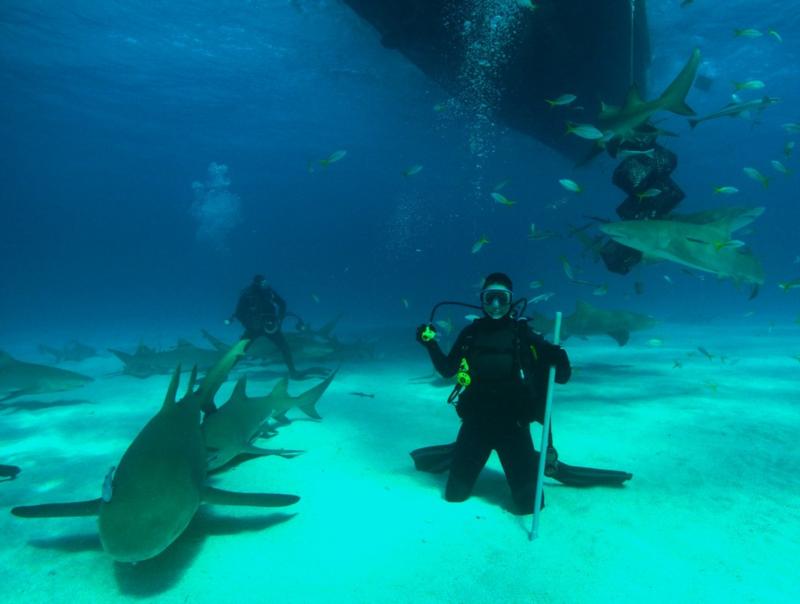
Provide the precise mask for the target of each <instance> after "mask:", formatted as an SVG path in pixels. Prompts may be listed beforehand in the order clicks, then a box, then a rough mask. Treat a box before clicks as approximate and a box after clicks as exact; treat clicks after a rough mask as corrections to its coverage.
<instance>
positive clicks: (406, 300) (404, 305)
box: [400, 298, 408, 308]
mask: <svg viewBox="0 0 800 604" xmlns="http://www.w3.org/2000/svg"><path fill="white" fill-rule="evenodd" d="M400 303H401V304H402V305H403V308H408V299H407V298H400Z"/></svg>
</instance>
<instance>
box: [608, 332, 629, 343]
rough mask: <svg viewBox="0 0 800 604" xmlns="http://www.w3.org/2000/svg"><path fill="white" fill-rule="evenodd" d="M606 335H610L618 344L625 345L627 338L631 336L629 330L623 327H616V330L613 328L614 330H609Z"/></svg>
mask: <svg viewBox="0 0 800 604" xmlns="http://www.w3.org/2000/svg"><path fill="white" fill-rule="evenodd" d="M608 335H609V336H611V337H612V338H614V340H615V341H616V342H617V344H619V345H620V346H625V344H627V343H628V340H629V339H630V337H631V334H630V332H629V331H627V330H625V329H617V330H614V331H609V332H608Z"/></svg>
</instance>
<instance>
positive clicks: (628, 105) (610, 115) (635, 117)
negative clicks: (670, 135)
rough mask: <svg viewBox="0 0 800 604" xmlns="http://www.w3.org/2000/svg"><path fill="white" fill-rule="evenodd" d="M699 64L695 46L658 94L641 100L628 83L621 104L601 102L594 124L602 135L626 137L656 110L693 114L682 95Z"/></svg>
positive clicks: (632, 133)
mask: <svg viewBox="0 0 800 604" xmlns="http://www.w3.org/2000/svg"><path fill="white" fill-rule="evenodd" d="M699 66H700V50H699V49H695V50H694V51H693V52H692V54H691V56H690V57H689V60H688V61H687V62H686V64H685V65H684V66H683V69H681V71H680V72H679V73H678V75H677V76H675V79H674V80H673V81H672V82H671V83H670V85H669V86H667V88H666V89H665V90H664V92H662V93H661V95H660V96H659V97H657V98H655V99H653V100H651V101H644V100H642V98H641V97H640V96H639V90H638V89H637V87H636V86H635V85H634V86H631V87H630V89H629V90H628V96H627V98H626V99H625V104H624V105H623V106H622V107H612V106H609V105H605V104H604V105H603V108H602V110H601V112H600V115H599V116H598V120H597V127H598V128H599V129H600V130H601V131H602V132H604V133H605V134H606V139H608V138H620V139H622V140H626V139H629V138H631V137H633V136H635V135H636V132H637V130H638V129H639V128H641V127H643V126H646V125H647V123H648V122H649V120H650V118H651V117H652V116H653V115H654V114H656V113H658V112H659V111H670V112H672V113H677V114H678V115H686V116H689V115H696V114H695V112H694V110H693V109H692V108H691V107H689V105H687V104H686V95H687V94H688V93H689V90H691V88H692V84H693V83H694V78H695V75H697V68H698V67H699Z"/></svg>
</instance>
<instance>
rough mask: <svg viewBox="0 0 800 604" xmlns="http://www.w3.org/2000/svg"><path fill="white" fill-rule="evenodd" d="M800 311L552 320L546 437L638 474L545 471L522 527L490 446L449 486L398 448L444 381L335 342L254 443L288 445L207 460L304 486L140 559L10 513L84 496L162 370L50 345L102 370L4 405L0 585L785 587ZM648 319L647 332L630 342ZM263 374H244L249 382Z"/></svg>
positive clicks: (592, 595) (798, 532) (256, 484)
mask: <svg viewBox="0 0 800 604" xmlns="http://www.w3.org/2000/svg"><path fill="white" fill-rule="evenodd" d="M797 329H798V328H797V327H796V326H791V327H783V328H775V329H770V328H768V327H767V326H766V325H764V326H761V327H759V326H757V325H756V326H753V325H748V326H747V327H743V326H742V325H741V324H735V323H734V324H731V325H729V326H724V325H719V324H715V325H714V326H712V327H709V326H707V325H701V326H698V325H693V326H683V327H679V326H675V325H670V326H669V327H666V326H664V325H662V326H661V327H659V328H657V329H654V330H651V331H649V332H643V333H639V334H634V335H633V337H632V340H631V342H630V343H629V344H628V345H627V346H625V347H623V348H619V347H617V346H616V344H615V343H614V342H613V341H611V340H610V339H607V338H603V337H599V338H592V339H590V340H578V339H571V340H569V341H568V342H567V343H566V345H567V349H568V350H569V352H570V355H571V357H572V361H573V364H574V366H575V373H574V377H573V380H572V382H571V383H570V384H569V385H567V386H562V387H558V389H557V392H556V397H555V407H554V431H555V439H556V445H557V447H558V449H559V452H560V455H561V458H562V459H563V460H564V461H566V462H568V463H572V464H575V465H591V466H597V467H610V468H617V469H624V470H628V471H630V472H633V473H634V479H633V480H632V481H631V482H629V483H627V485H626V486H625V487H624V488H590V489H576V488H570V487H565V486H561V485H559V484H558V483H554V482H552V481H550V480H549V479H548V480H547V481H546V483H545V494H546V498H547V507H546V509H545V510H544V511H543V513H542V516H541V527H540V537H539V538H538V539H537V540H536V541H534V542H530V541H529V540H528V536H527V530H528V526H529V522H530V516H527V517H518V516H514V515H512V514H510V513H509V512H508V511H506V507H507V505H508V504H509V501H510V496H509V494H508V489H507V486H506V484H505V480H504V477H503V475H502V473H501V470H500V466H499V462H498V461H497V458H496V457H495V456H494V455H493V457H492V459H491V460H490V463H489V466H488V467H487V469H486V470H484V473H483V474H482V475H481V478H480V480H479V483H478V485H477V487H476V490H475V494H474V496H473V497H472V498H471V499H470V500H468V501H467V502H465V503H461V504H450V503H447V502H445V501H444V500H443V499H442V490H443V486H444V480H445V476H444V475H439V476H433V475H428V474H423V473H418V472H415V470H414V468H413V465H412V463H411V460H410V458H409V456H408V452H409V451H410V450H411V449H413V448H416V447H420V446H425V445H431V444H439V443H445V442H449V441H450V440H451V439H452V438H453V437H454V435H455V433H456V430H457V427H458V422H457V418H456V416H455V413H454V411H453V410H452V408H449V407H448V406H447V405H446V404H445V399H446V397H447V394H448V392H449V390H448V389H445V388H436V387H433V386H430V385H425V384H413V383H410V382H409V378H412V377H418V376H423V375H426V374H428V373H429V372H430V366H429V363H428V362H427V359H426V355H425V353H424V351H422V350H421V349H420V350H419V355H418V357H411V356H409V357H407V358H404V359H402V360H388V359H386V358H384V359H383V360H379V361H371V362H362V363H348V364H345V365H344V366H343V367H342V369H341V371H340V373H339V375H338V376H337V378H336V380H335V381H334V383H333V384H332V386H331V388H330V389H329V390H328V392H327V393H326V394H325V396H324V397H323V399H322V400H321V401H320V402H319V404H318V408H319V410H320V412H321V413H322V415H323V416H324V420H323V421H322V422H312V421H300V420H299V421H295V422H293V423H292V425H290V426H287V427H285V428H283V429H282V430H281V432H280V434H279V435H278V436H277V437H275V438H273V439H271V440H269V441H265V442H264V443H263V444H264V446H269V447H286V448H300V449H305V450H306V451H307V452H306V453H305V454H304V455H302V456H300V457H297V458H295V459H291V460H286V459H280V458H276V457H269V458H262V459H257V460H253V461H249V462H247V463H245V464H242V465H239V466H238V467H235V468H234V469H232V470H230V471H228V472H227V473H225V474H221V475H219V476H217V477H215V478H213V484H215V485H217V486H219V487H221V488H227V489H232V490H251V491H259V490H261V491H269V492H283V493H295V494H298V495H300V496H301V497H302V499H301V501H300V502H299V503H298V504H296V505H295V506H292V507H289V508H281V509H277V508H276V509H255V508H228V507H213V508H212V507H210V506H206V507H204V508H201V511H200V513H199V514H198V515H197V517H196V518H195V520H194V521H193V523H192V525H190V527H189V529H188V530H187V532H186V533H184V535H183V536H182V537H180V538H179V539H178V540H177V541H176V542H175V543H174V544H173V545H172V546H171V547H170V548H169V549H168V550H167V551H166V552H165V553H164V554H162V555H161V556H159V557H157V558H155V559H153V560H151V561H148V562H144V563H140V564H139V565H136V566H131V565H125V564H116V563H114V562H113V561H112V560H111V559H110V558H109V557H108V556H107V555H106V554H105V553H104V552H103V551H102V549H101V547H100V543H99V540H98V538H97V531H96V527H95V521H94V519H92V518H67V519H44V520H27V519H18V518H14V517H12V516H11V515H10V514H8V509H9V508H10V507H11V506H13V505H19V504H31V503H42V502H48V501H69V500H81V499H91V498H94V497H97V496H98V495H99V494H100V490H101V485H102V484H103V478H104V476H105V474H106V472H107V471H108V469H109V467H110V466H112V465H115V464H116V463H117V462H118V460H119V458H120V456H121V455H122V453H123V451H124V450H125V448H126V446H127V445H128V443H129V442H130V441H131V439H132V438H133V437H134V436H135V435H136V433H137V432H138V430H139V429H140V428H141V427H142V426H143V425H144V423H145V422H146V421H147V420H148V419H149V417H150V416H151V415H152V414H153V413H155V411H156V410H157V409H158V407H159V405H160V404H161V401H162V400H163V396H164V392H165V389H166V386H167V382H168V376H157V377H152V378H149V379H146V380H139V379H135V378H131V377H126V376H121V375H108V374H113V373H114V372H116V371H118V370H119V364H118V363H117V361H116V360H115V359H113V358H110V357H100V358H95V359H89V360H86V361H83V362H81V363H67V364H64V365H62V366H65V367H68V368H73V369H76V370H80V371H83V372H86V373H88V374H90V375H94V376H97V377H98V378H99V379H98V380H97V381H96V382H94V383H93V384H90V385H89V386H88V387H85V388H83V389H80V390H75V391H72V392H67V393H63V394H61V395H48V396H39V397H33V398H32V399H30V400H44V401H53V400H67V401H69V400H83V401H88V402H85V403H84V404H80V405H75V406H66V407H61V408H50V409H39V410H23V409H19V410H16V411H13V412H12V410H7V411H5V412H3V413H1V414H0V422H2V429H1V430H0V457H2V459H0V462H1V463H7V464H9V463H10V464H16V465H19V466H21V467H22V468H23V471H22V473H21V474H20V476H19V477H18V478H17V479H16V480H15V481H12V482H4V483H0V507H2V508H3V513H2V515H0V531H2V536H3V537H2V541H0V601H2V602H25V603H33V604H35V603H38V602H50V603H52V602H70V603H71V604H78V603H81V602H117V601H136V600H144V599H154V600H156V601H158V602H165V603H168V602H169V603H171V602H177V603H186V602H281V603H282V604H289V603H295V602H297V603H301V602H306V603H307V602H371V603H374V602H393V603H400V602H414V603H417V602H564V603H575V602H716V601H720V602H759V603H761V602H798V601H800V584H799V583H798V581H797V563H798V560H799V559H800V558H798V555H799V552H800V488H798V487H800V479H798V477H797V472H798V470H799V469H800V452H799V451H798V447H797V443H798V442H800V394H798V379H797V378H798V374H799V370H800V362H798V360H797V359H796V358H793V356H794V355H797V354H798V353H800V347H798V338H797ZM654 337H658V338H661V339H663V345H662V346H656V347H654V346H651V345H648V344H647V341H648V340H649V339H651V338H654ZM697 346H703V347H704V348H706V349H707V350H708V351H710V352H711V353H712V354H714V355H715V358H714V359H713V360H708V359H707V358H705V357H704V356H702V355H701V354H700V353H699V352H697ZM12 352H13V351H12ZM718 355H726V357H727V358H726V359H725V361H724V362H722V361H721V360H720V358H719V356H718ZM676 359H677V360H679V361H680V363H681V367H675V363H674V361H675V360H676ZM30 360H34V359H33V358H30ZM184 380H185V376H184ZM313 383H314V382H312V381H307V382H295V383H293V384H292V392H294V393H297V392H298V391H300V390H302V389H304V388H306V387H310V386H311V385H312V384H313ZM231 386H232V382H229V383H228V384H226V386H225V387H224V389H223V390H222V392H221V396H220V397H219V398H218V402H221V401H224V399H225V396H226V395H227V393H228V392H229V390H230V388H231ZM270 387H271V384H270V383H269V382H268V381H262V380H259V379H251V380H250V382H249V387H248V391H249V393H251V394H256V393H263V392H264V391H266V390H267V389H268V388H270ZM352 391H362V392H369V393H375V398H374V399H367V398H360V397H356V396H353V395H351V394H350V392H352ZM296 413H297V412H292V414H294V416H295V417H300V416H298V415H297V414H296ZM534 427H535V428H536V429H535V432H534V433H535V434H537V435H538V434H539V432H540V430H539V429H538V425H535V426H534ZM537 438H538V436H537Z"/></svg>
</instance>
